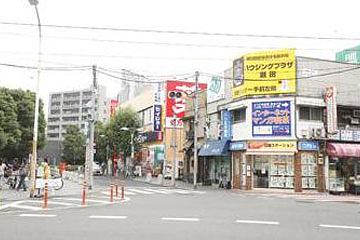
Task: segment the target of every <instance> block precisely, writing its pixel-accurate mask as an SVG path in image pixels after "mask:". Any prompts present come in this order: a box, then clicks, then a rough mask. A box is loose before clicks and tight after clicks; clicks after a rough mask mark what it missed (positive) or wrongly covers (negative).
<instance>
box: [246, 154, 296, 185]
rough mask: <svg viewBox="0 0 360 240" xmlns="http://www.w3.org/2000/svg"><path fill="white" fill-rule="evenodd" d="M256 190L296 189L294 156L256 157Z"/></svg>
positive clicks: (254, 169) (254, 157)
mask: <svg viewBox="0 0 360 240" xmlns="http://www.w3.org/2000/svg"><path fill="white" fill-rule="evenodd" d="M253 159H254V160H253V161H254V168H253V171H254V175H253V176H254V179H253V181H254V187H255V188H294V156H293V155H254V156H253Z"/></svg>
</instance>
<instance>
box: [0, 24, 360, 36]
mask: <svg viewBox="0 0 360 240" xmlns="http://www.w3.org/2000/svg"><path fill="white" fill-rule="evenodd" d="M0 24H2V25H13V26H31V27H34V26H37V25H36V24H32V23H21V22H0ZM41 26H42V27H48V28H64V29H83V30H101V31H120V32H135V33H157V34H181V35H203V36H223V37H249V38H284V39H308V40H341V41H343V40H346V41H359V40H360V38H351V37H315V36H294V35H265V34H240V33H221V32H201V31H176V30H157V29H139V28H115V27H94V26H75V25H56V24H42V25H41Z"/></svg>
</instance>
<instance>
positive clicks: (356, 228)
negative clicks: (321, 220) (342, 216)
mask: <svg viewBox="0 0 360 240" xmlns="http://www.w3.org/2000/svg"><path fill="white" fill-rule="evenodd" d="M319 227H322V228H340V229H353V230H360V227H356V226H346V225H328V224H320V225H319Z"/></svg>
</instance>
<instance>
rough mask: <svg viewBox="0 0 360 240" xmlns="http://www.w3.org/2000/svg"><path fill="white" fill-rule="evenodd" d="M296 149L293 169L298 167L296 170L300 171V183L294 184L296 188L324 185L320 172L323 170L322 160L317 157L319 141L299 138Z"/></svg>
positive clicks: (299, 189) (314, 187)
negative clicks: (296, 157)
mask: <svg viewBox="0 0 360 240" xmlns="http://www.w3.org/2000/svg"><path fill="white" fill-rule="evenodd" d="M298 150H299V152H298V154H297V156H298V159H296V160H295V169H297V168H298V170H299V171H301V182H300V183H301V185H299V186H295V188H296V190H297V191H301V190H302V189H318V187H319V186H322V185H324V184H323V183H324V177H323V174H321V172H323V171H322V170H323V167H324V162H323V161H321V160H322V158H321V157H320V158H319V150H320V147H319V142H318V141H307V140H300V141H299V142H298ZM319 159H320V161H319ZM297 161H298V162H297ZM298 164H299V166H298ZM297 187H298V188H297ZM319 191H320V188H319Z"/></svg>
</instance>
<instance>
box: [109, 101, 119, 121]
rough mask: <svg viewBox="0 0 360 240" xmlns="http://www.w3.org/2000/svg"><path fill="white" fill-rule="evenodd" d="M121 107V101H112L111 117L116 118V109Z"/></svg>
mask: <svg viewBox="0 0 360 240" xmlns="http://www.w3.org/2000/svg"><path fill="white" fill-rule="evenodd" d="M118 105H119V101H118V100H115V99H111V100H110V117H113V116H115V114H116V108H117V106H118Z"/></svg>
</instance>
